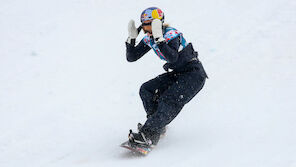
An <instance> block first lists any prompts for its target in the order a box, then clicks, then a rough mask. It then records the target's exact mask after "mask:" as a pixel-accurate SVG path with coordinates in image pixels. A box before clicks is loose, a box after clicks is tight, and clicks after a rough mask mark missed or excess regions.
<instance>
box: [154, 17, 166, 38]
mask: <svg viewBox="0 0 296 167" xmlns="http://www.w3.org/2000/svg"><path fill="white" fill-rule="evenodd" d="M151 26H152V35H153V38H154V39H155V41H156V43H160V42H163V41H165V39H164V38H163V32H162V21H161V20H159V19H154V20H153V21H152V23H151Z"/></svg>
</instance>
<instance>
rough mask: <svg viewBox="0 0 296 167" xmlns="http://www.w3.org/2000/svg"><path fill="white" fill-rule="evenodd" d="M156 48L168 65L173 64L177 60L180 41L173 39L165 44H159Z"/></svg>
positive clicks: (177, 38)
mask: <svg viewBox="0 0 296 167" xmlns="http://www.w3.org/2000/svg"><path fill="white" fill-rule="evenodd" d="M158 47H159V49H160V51H161V53H162V54H163V55H164V57H165V58H166V59H167V61H168V63H174V62H176V61H177V60H178V57H179V53H178V50H179V47H180V39H179V37H176V38H175V39H173V40H171V41H169V42H168V43H166V42H164V41H163V42H160V43H159V44H158Z"/></svg>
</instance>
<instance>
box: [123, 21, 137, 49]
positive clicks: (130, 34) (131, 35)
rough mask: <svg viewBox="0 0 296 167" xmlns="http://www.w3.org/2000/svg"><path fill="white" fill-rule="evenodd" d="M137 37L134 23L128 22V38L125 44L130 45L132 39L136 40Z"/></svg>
mask: <svg viewBox="0 0 296 167" xmlns="http://www.w3.org/2000/svg"><path fill="white" fill-rule="evenodd" d="M138 35H139V32H138V29H137V28H136V26H135V21H134V20H130V21H129V23H128V38H127V41H126V42H127V43H129V44H131V41H132V39H134V40H135V39H136V38H137V37H138Z"/></svg>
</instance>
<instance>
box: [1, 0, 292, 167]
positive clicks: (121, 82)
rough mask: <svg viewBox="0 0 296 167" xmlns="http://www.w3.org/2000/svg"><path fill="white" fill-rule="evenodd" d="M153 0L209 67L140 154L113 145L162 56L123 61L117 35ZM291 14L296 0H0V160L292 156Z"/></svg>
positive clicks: (55, 162) (214, 160)
mask: <svg viewBox="0 0 296 167" xmlns="http://www.w3.org/2000/svg"><path fill="white" fill-rule="evenodd" d="M150 6H158V7H160V8H161V9H163V11H164V12H165V15H166V21H167V22H168V23H170V24H171V25H172V26H173V27H175V28H177V29H178V30H180V31H181V32H183V33H184V36H185V38H186V39H187V41H190V42H192V43H193V46H194V48H195V49H197V50H198V51H199V55H200V59H201V60H202V62H203V64H204V66H205V69H206V71H207V73H208V75H209V77H210V79H209V80H207V82H206V85H205V87H204V89H203V90H202V91H201V92H200V93H199V94H198V95H197V96H196V97H195V98H194V99H193V100H192V101H191V102H190V103H189V104H188V105H186V106H185V108H184V109H183V111H182V112H181V114H180V115H179V116H178V117H177V118H176V119H175V120H174V121H173V122H172V123H171V124H170V126H169V129H168V132H167V136H166V137H165V138H163V139H162V140H161V141H160V143H159V145H158V146H157V147H156V148H155V149H154V150H153V151H152V152H151V153H150V154H149V155H148V156H146V157H139V156H135V155H133V154H131V153H129V152H128V151H127V150H124V149H122V148H120V147H119V145H120V143H122V142H124V140H126V139H127V134H128V130H129V129H130V128H132V129H135V128H136V125H137V123H138V122H144V121H145V112H144V110H143V107H142V104H141V100H140V97H139V95H138V91H139V88H140V86H141V84H142V83H143V82H145V81H147V80H149V79H151V78H153V77H155V76H157V75H158V74H161V73H162V72H164V71H163V69H162V64H163V63H164V62H162V61H160V60H159V58H158V57H157V56H155V55H154V53H153V52H152V51H150V52H149V53H148V54H147V55H145V56H144V57H143V58H142V59H140V60H139V61H137V62H136V63H128V62H127V61H126V58H125V44H124V42H125V40H126V38H127V34H128V33H127V23H128V21H129V20H130V19H134V20H135V21H136V24H139V15H140V13H141V11H142V10H143V9H145V8H147V7H150ZM295 16H296V1H294V0H260V1H259V0H249V1H243V0H236V1H234V0H225V1H219V0H209V1H202V0H184V1H182V2H180V1H175V0H171V1H168V0H164V1H154V0H153V1H145V2H142V1H136V0H130V1H124V0H117V1H107V0H105V1H103V0H63V1H58V0H51V1H49V0H48V1H38V0H30V1H21V0H2V1H1V2H0V25H1V27H0V37H1V40H0V132H1V133H0V166H1V167H2V166H3V167H15V166H22V167H26V166H28V167H29V166H30V167H32V166H42V167H47V166H57V167H58V166H63V167H64V166H72V167H76V166H77V167H78V166H86V167H93V166H96V167H97V166H104V167H108V166H112V167H113V166H144V167H145V166H149V167H150V166H170V167H174V166H188V167H189V166H192V167H193V166H207V167H212V166H213V167H214V166H215V167H216V166H222V167H224V166H225V167H238V166H239V167H250V166H252V167H273V166H274V167H278V166H285V167H295V166H296V158H295V157H296V142H295V141H296V134H295V132H296V122H295V120H296V113H295V99H296V95H295V92H296V47H295V43H296V17H295ZM142 36H143V34H141V35H140V37H142ZM140 37H139V38H138V40H140Z"/></svg>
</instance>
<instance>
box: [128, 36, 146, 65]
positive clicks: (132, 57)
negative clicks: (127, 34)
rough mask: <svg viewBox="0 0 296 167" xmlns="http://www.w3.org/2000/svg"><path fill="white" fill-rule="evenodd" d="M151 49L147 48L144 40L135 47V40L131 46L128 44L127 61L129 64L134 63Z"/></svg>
mask: <svg viewBox="0 0 296 167" xmlns="http://www.w3.org/2000/svg"><path fill="white" fill-rule="evenodd" d="M150 49H151V48H150V47H149V46H147V45H146V44H145V43H144V42H143V40H141V42H140V43H139V44H138V45H137V46H135V40H134V41H132V42H131V44H129V43H126V59H127V61H128V62H134V61H137V60H138V59H140V58H141V57H142V56H143V55H144V54H145V53H147V52H148V51H149V50H150Z"/></svg>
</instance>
